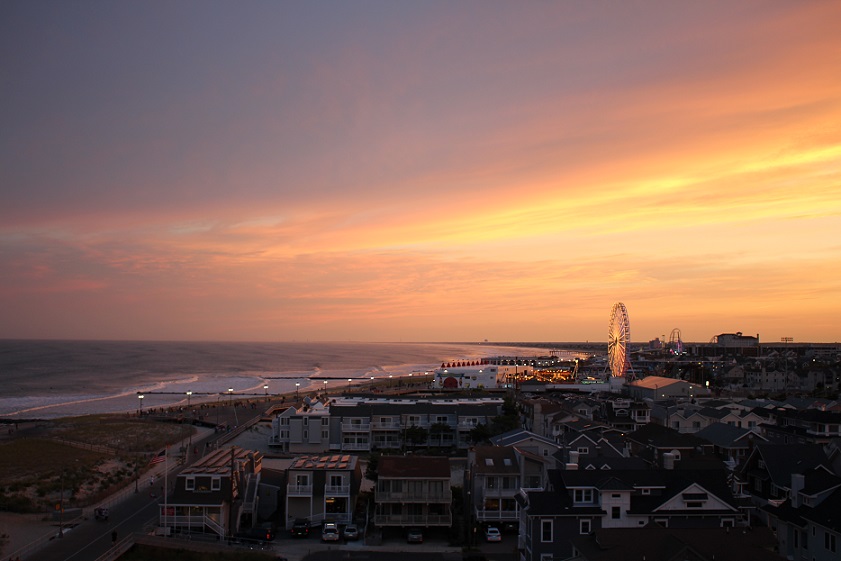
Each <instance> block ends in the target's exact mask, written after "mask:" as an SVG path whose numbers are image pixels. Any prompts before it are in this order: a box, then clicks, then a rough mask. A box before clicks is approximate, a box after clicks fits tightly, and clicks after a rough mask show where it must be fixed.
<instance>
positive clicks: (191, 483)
mask: <svg viewBox="0 0 841 561" xmlns="http://www.w3.org/2000/svg"><path fill="white" fill-rule="evenodd" d="M184 488H185V489H186V490H188V491H194V490H195V489H196V478H195V477H188V478H187V480H186V481H185V482H184Z"/></svg>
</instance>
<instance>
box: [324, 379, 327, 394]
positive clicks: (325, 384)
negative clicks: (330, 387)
mask: <svg viewBox="0 0 841 561" xmlns="http://www.w3.org/2000/svg"><path fill="white" fill-rule="evenodd" d="M324 393H325V394H326V393H327V380H324Z"/></svg>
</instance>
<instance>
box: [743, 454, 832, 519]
mask: <svg viewBox="0 0 841 561" xmlns="http://www.w3.org/2000/svg"><path fill="white" fill-rule="evenodd" d="M819 466H822V467H824V468H827V469H829V470H831V467H830V466H831V461H830V458H829V457H828V456H827V454H826V452H825V451H824V449H823V447H822V446H820V445H819V444H757V445H756V446H754V448H753V450H752V451H751V452H750V454H749V455H748V457H747V459H746V460H745V461H744V462H743V463H742V464H741V465H740V466H739V468H738V469H737V470H736V471H735V472H734V479H733V486H734V492H735V493H736V494H737V495H744V496H749V497H750V499H751V502H752V504H753V505H754V507H755V508H757V509H760V510H754V512H755V513H756V514H757V515H758V516H759V517H760V518H762V519H763V520H764V519H765V514H764V510H761V507H764V506H765V505H768V504H771V505H774V506H778V505H781V504H783V503H784V502H785V501H786V499H789V498H790V497H791V482H792V477H793V476H796V475H802V474H804V473H806V472H807V471H810V470H813V469H814V468H816V467H819Z"/></svg>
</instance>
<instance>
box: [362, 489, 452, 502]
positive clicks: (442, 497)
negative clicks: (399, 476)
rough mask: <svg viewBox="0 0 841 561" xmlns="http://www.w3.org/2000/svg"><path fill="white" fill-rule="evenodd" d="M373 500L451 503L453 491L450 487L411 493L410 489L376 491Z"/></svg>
mask: <svg viewBox="0 0 841 561" xmlns="http://www.w3.org/2000/svg"><path fill="white" fill-rule="evenodd" d="M375 501H376V502H378V503H382V502H398V503H447V504H449V503H451V502H452V501H453V492H452V490H451V489H446V490H444V491H441V492H429V491H426V492H420V493H412V492H410V491H398V492H394V491H376V492H375Z"/></svg>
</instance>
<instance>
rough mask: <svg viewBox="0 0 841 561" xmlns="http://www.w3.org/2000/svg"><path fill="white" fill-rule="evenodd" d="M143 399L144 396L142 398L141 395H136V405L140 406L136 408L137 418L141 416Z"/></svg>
mask: <svg viewBox="0 0 841 561" xmlns="http://www.w3.org/2000/svg"><path fill="white" fill-rule="evenodd" d="M144 397H145V396H144V395H143V394H142V393H139V394H137V399H138V401H137V403H139V404H140V405H139V406H138V407H137V415H138V416H140V415H143V398H144Z"/></svg>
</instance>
